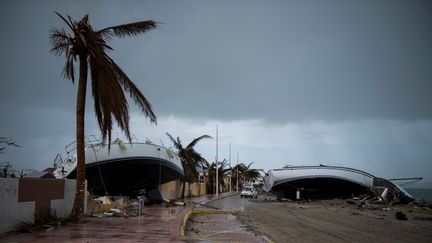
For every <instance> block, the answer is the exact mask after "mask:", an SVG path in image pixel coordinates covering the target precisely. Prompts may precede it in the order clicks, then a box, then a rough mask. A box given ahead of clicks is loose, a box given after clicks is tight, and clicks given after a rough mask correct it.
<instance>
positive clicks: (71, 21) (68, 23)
mask: <svg viewBox="0 0 432 243" xmlns="http://www.w3.org/2000/svg"><path fill="white" fill-rule="evenodd" d="M55 14H57V16H59V17H60V18H61V19H62V20H63V22H65V23H66V24H67V25H68V26H69V28H70V29H71V30H72V31H74V32H76V27H75V24H74V21H73V19H72V18H71V17H70V16H69V15H68V16H67V17H68V20H69V21H68V20H67V19H66V18H65V17H63V15H61V14H59V13H58V12H55Z"/></svg>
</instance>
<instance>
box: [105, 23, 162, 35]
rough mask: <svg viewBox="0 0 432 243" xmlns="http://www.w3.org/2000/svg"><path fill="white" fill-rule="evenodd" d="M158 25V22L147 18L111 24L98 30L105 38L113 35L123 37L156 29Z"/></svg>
mask: <svg viewBox="0 0 432 243" xmlns="http://www.w3.org/2000/svg"><path fill="white" fill-rule="evenodd" d="M156 27H157V23H156V22H154V21H153V20H145V21H139V22H135V23H129V24H122V25H117V26H111V27H108V28H105V29H102V30H100V31H98V32H97V33H98V34H100V35H102V36H103V37H104V38H106V37H113V36H118V37H120V38H122V37H127V36H136V35H139V34H142V33H145V32H147V31H149V30H152V29H155V28H156Z"/></svg>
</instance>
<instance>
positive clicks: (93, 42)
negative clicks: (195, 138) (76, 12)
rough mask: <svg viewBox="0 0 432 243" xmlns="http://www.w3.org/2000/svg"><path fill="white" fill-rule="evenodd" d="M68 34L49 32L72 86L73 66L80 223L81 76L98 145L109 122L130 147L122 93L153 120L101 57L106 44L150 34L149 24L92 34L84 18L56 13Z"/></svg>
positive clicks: (75, 214) (137, 94) (76, 216)
mask: <svg viewBox="0 0 432 243" xmlns="http://www.w3.org/2000/svg"><path fill="white" fill-rule="evenodd" d="M56 14H57V15H58V16H59V17H60V18H61V19H62V20H63V21H64V22H65V23H66V25H67V26H68V27H69V28H70V31H71V33H70V34H68V33H66V31H65V30H64V29H57V28H54V29H53V30H52V31H51V35H50V40H51V45H52V49H51V52H52V53H54V54H55V55H63V54H64V55H65V56H66V64H65V67H64V70H63V73H64V77H65V78H67V79H70V80H72V82H74V81H75V63H76V62H78V63H79V79H78V90H77V101H76V143H77V161H78V162H77V174H76V175H77V176H76V194H75V201H74V205H73V209H72V215H71V218H72V219H73V220H75V221H81V220H82V219H83V218H84V193H85V191H84V190H85V150H84V146H85V144H84V120H85V119H84V114H85V102H86V93H87V76H88V72H89V71H90V76H91V77H90V81H91V89H92V95H93V98H94V110H95V113H96V118H97V121H98V124H99V128H100V130H101V133H102V141H103V142H106V140H108V145H109V144H110V142H111V131H112V127H113V118H114V120H115V121H116V123H117V125H118V126H119V127H120V128H121V129H122V130H123V131H124V132H125V135H126V137H127V138H128V139H129V141H131V136H130V131H129V106H128V102H127V100H126V97H125V92H127V93H128V94H129V95H130V96H131V97H132V99H133V100H134V101H135V103H136V104H137V105H138V107H139V108H141V110H142V111H143V113H144V114H145V115H146V116H147V117H149V118H150V120H151V121H152V122H154V123H156V116H155V114H154V113H153V111H152V107H151V104H150V102H149V101H148V100H147V99H146V98H145V97H144V95H143V94H142V93H141V91H140V90H139V89H138V87H137V86H136V85H135V84H134V83H133V82H132V81H131V80H130V79H129V77H128V76H127V75H126V74H125V73H124V72H123V71H122V70H121V68H120V67H119V66H118V65H117V64H116V63H115V62H114V61H113V60H112V59H111V58H110V57H109V56H108V55H107V51H110V50H113V49H112V48H111V47H110V46H109V45H107V43H106V40H107V39H111V38H113V37H127V36H136V35H138V34H142V33H144V32H146V31H148V30H151V29H154V28H156V23H155V22H154V21H152V20H146V21H140V22H135V23H130V24H123V25H117V26H112V27H108V28H104V29H101V30H94V29H93V27H92V26H91V25H90V22H89V18H88V15H85V16H84V17H83V18H82V19H81V20H80V21H75V20H73V19H72V18H71V17H70V16H67V18H66V17H65V16H62V15H60V14H58V13H56Z"/></svg>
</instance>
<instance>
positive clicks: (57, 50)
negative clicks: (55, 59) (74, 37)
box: [50, 28, 72, 56]
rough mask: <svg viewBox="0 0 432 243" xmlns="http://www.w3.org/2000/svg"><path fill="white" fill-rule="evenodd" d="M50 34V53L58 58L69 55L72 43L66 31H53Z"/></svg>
mask: <svg viewBox="0 0 432 243" xmlns="http://www.w3.org/2000/svg"><path fill="white" fill-rule="evenodd" d="M50 32H51V34H50V43H51V46H52V48H51V50H50V52H51V53H53V54H54V55H56V56H60V55H62V54H63V53H67V51H68V49H69V46H70V45H71V44H72V43H71V38H70V36H68V35H67V34H66V32H65V30H64V29H56V28H54V29H52V30H51V31H50Z"/></svg>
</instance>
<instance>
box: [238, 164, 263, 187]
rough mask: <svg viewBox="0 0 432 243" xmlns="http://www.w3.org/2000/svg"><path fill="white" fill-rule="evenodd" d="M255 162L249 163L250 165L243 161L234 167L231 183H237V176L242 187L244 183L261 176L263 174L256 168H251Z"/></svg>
mask: <svg viewBox="0 0 432 243" xmlns="http://www.w3.org/2000/svg"><path fill="white" fill-rule="evenodd" d="M252 164H253V162H252V163H249V165H247V166H246V165H245V164H243V163H240V164H238V165H236V166H234V167H233V168H232V173H233V176H232V177H231V183H233V185H236V184H237V178H238V185H239V187H241V186H242V185H243V183H245V182H247V181H250V180H253V179H256V178H258V177H260V176H261V175H260V174H259V172H258V171H257V170H255V169H250V166H251V165H252Z"/></svg>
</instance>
